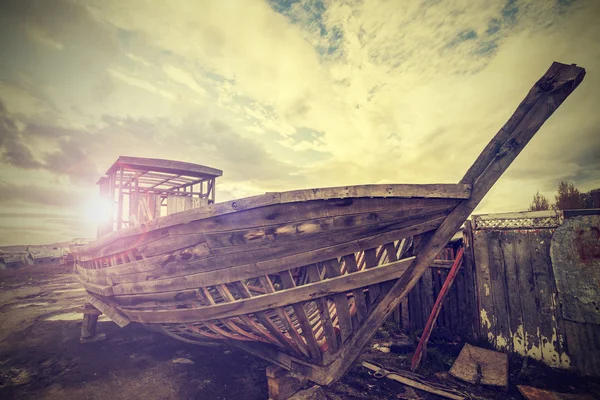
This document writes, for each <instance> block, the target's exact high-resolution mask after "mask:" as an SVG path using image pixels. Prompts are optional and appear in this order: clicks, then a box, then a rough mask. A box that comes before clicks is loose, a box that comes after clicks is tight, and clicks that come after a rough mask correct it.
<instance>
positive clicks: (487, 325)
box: [473, 231, 496, 344]
mask: <svg viewBox="0 0 600 400" xmlns="http://www.w3.org/2000/svg"><path fill="white" fill-rule="evenodd" d="M473 252H474V255H475V267H476V268H477V271H476V273H475V275H476V277H477V288H478V290H479V293H478V294H477V296H478V299H479V307H478V308H479V315H478V320H479V331H480V332H481V337H482V338H491V340H492V344H494V343H493V341H494V340H495V338H496V325H495V323H494V313H495V311H494V301H493V298H492V279H491V275H490V257H489V250H488V236H487V232H486V231H475V232H473Z"/></svg>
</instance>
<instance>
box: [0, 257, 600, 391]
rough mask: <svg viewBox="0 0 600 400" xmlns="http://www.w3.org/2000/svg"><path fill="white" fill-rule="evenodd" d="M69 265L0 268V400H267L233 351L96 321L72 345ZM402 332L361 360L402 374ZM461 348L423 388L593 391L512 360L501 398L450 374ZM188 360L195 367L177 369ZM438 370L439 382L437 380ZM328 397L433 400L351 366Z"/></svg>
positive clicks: (384, 335)
mask: <svg viewBox="0 0 600 400" xmlns="http://www.w3.org/2000/svg"><path fill="white" fill-rule="evenodd" d="M70 272H71V268H70V267H67V266H39V267H38V266H36V267H26V268H22V269H18V270H2V271H0V398H1V399H61V400H62V399H65V400H70V399H96V400H119V399H128V400H130V399H148V400H150V399H165V400H166V399H169V400H170V399H173V400H175V399H177V400H179V399H211V400H212V399H215V400H216V399H236V400H238V399H239V400H254V399H266V398H267V381H266V377H265V368H266V367H267V365H268V364H267V362H265V361H263V360H262V359H260V358H257V357H255V356H252V355H250V354H247V353H245V352H243V351H241V350H238V349H236V348H231V347H225V346H222V347H212V348H210V347H200V346H195V345H192V344H187V343H183V342H179V341H177V340H175V339H172V338H169V337H167V336H164V335H162V334H159V333H154V332H151V331H148V330H147V329H145V328H144V327H142V326H139V325H136V324H130V325H128V326H127V327H125V328H123V329H121V328H119V327H118V326H117V325H115V324H114V323H112V322H110V321H108V320H106V319H104V318H103V317H101V318H100V321H99V324H98V331H99V332H103V333H106V335H107V340H106V341H104V342H98V343H89V344H85V345H81V344H79V334H80V329H81V314H80V311H79V310H80V309H81V306H82V304H83V299H84V297H85V292H84V290H83V289H81V288H80V287H79V285H78V284H77V282H76V281H75V279H74V278H73V276H72V275H71V274H70ZM398 335H400V333H399V332H396V331H394V330H393V329H382V330H381V331H380V332H379V333H378V335H377V336H376V337H375V339H374V340H373V341H372V343H371V344H370V345H369V346H367V349H366V350H365V352H364V353H363V355H362V356H361V360H369V361H374V362H377V363H379V364H381V365H384V366H385V367H386V368H395V369H402V368H406V367H407V366H408V365H409V363H410V355H405V356H401V355H398V354H393V353H382V352H380V351H378V350H376V349H373V345H374V344H376V343H382V342H385V341H389V340H392V339H394V337H397V336H398ZM459 350H460V344H456V345H444V346H439V347H435V346H432V350H430V352H429V356H428V359H427V360H426V362H425V364H424V365H423V371H422V373H423V375H424V376H425V378H426V379H427V380H428V381H431V382H436V383H442V384H445V385H449V386H452V387H454V388H456V389H458V390H460V391H462V392H463V393H465V394H467V395H469V396H471V397H472V398H488V399H521V398H522V397H521V396H520V394H519V393H518V392H517V390H516V386H515V385H516V384H517V383H519V384H528V385H532V386H536V387H543V388H550V389H555V390H556V389H558V390H562V391H565V392H571V393H577V392H579V393H585V392H587V393H600V384H599V383H598V382H597V381H594V380H589V379H588V380H586V379H582V378H578V377H574V376H571V375H568V374H565V373H562V372H558V371H554V370H550V369H547V368H542V367H540V366H536V365H533V364H532V363H528V365H527V366H525V367H524V366H523V365H522V360H512V361H511V367H510V371H511V372H510V373H511V375H510V381H511V386H510V387H509V390H508V392H506V391H498V390H494V389H490V388H485V387H479V386H472V385H468V384H462V383H461V382H459V381H457V380H455V379H453V378H451V377H449V376H448V375H447V374H439V372H440V371H447V370H448V369H449V368H450V366H451V365H452V362H453V360H454V358H455V357H456V355H457V354H458V351H459ZM176 359H185V360H189V361H191V362H193V363H174V362H173V360H176ZM436 372H438V374H437V376H436V375H435V373H436ZM325 391H326V393H327V395H328V396H329V397H330V398H331V399H395V398H415V399H419V398H422V399H439V397H437V396H434V395H427V394H425V393H423V392H420V391H414V390H412V389H410V388H406V387H405V386H403V385H401V384H399V383H396V382H392V381H390V380H388V379H380V380H378V379H376V378H374V377H373V376H371V375H370V374H369V373H368V372H367V370H366V369H365V368H363V367H362V366H360V362H356V363H355V364H354V365H353V366H352V367H351V368H350V370H349V371H348V373H347V374H346V376H345V377H344V378H343V379H342V380H340V381H339V382H337V383H336V384H334V385H332V386H331V387H329V388H326V390H325Z"/></svg>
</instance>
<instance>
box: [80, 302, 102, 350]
mask: <svg viewBox="0 0 600 400" xmlns="http://www.w3.org/2000/svg"><path fill="white" fill-rule="evenodd" d="M101 314H102V313H101V312H100V310H98V309H97V308H96V307H94V306H93V305H91V304H90V303H85V305H84V306H83V322H82V324H81V337H80V339H79V342H80V343H82V344H83V343H90V342H98V341H102V340H105V339H106V335H104V334H99V335H98V334H96V326H97V324H98V316H100V315H101Z"/></svg>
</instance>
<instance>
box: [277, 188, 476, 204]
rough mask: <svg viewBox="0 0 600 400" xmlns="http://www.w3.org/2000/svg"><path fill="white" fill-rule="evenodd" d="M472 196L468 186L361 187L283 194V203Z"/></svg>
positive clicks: (298, 191) (294, 191) (309, 190)
mask: <svg viewBox="0 0 600 400" xmlns="http://www.w3.org/2000/svg"><path fill="white" fill-rule="evenodd" d="M470 195H471V186H470V185H468V184H432V185H419V184H416V185H406V184H394V185H359V186H341V187H331V188H319V189H305V190H293V191H290V192H282V193H281V202H282V203H290V202H296V201H308V200H326V199H344V198H349V197H403V198H411V197H424V198H444V199H468V198H469V196H470Z"/></svg>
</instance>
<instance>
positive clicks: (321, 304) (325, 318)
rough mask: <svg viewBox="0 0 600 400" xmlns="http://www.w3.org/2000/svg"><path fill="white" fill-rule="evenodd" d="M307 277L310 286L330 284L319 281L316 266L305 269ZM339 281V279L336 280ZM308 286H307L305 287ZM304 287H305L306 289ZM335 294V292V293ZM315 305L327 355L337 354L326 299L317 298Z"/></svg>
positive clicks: (335, 340)
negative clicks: (321, 326)
mask: <svg viewBox="0 0 600 400" xmlns="http://www.w3.org/2000/svg"><path fill="white" fill-rule="evenodd" d="M306 268H307V272H308V276H309V278H310V280H311V282H312V283H311V284H310V285H322V284H323V283H327V282H328V283H331V282H332V280H328V281H325V282H323V281H321V274H320V272H319V268H318V266H317V265H316V264H311V265H309V266H307V267H306ZM338 279H339V278H338ZM306 286H308V285H306ZM306 286H305V287H306ZM336 292H337V291H336ZM315 303H316V305H317V310H318V312H319V318H320V322H321V324H322V325H323V331H324V334H325V339H326V342H327V353H329V354H332V353H337V351H338V350H339V345H338V340H337V335H336V334H335V329H334V327H333V321H332V317H331V313H330V311H329V306H328V305H327V298H326V297H319V298H317V299H315Z"/></svg>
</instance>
